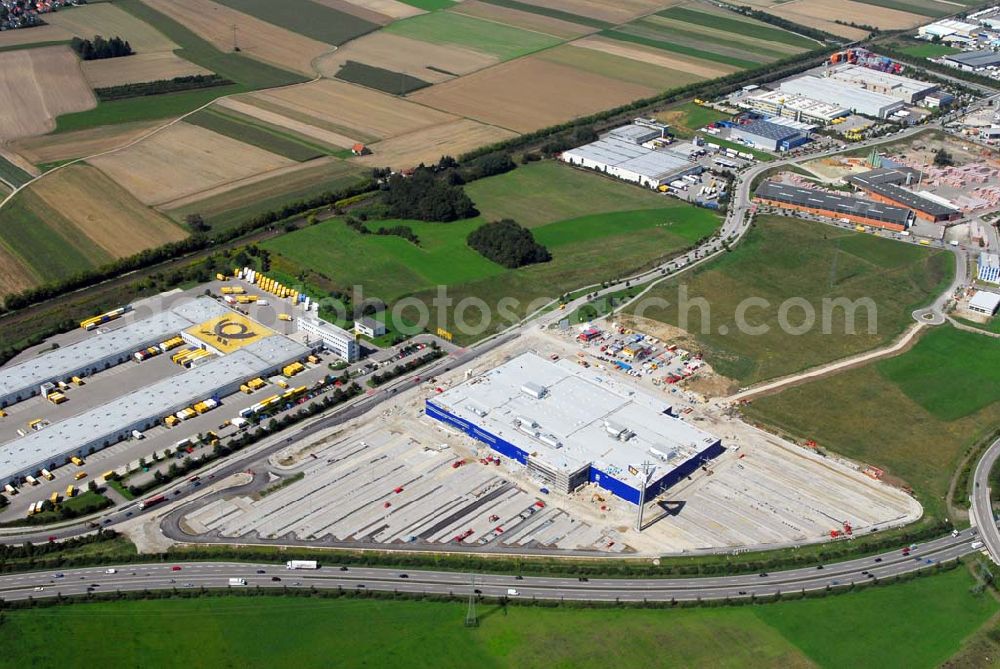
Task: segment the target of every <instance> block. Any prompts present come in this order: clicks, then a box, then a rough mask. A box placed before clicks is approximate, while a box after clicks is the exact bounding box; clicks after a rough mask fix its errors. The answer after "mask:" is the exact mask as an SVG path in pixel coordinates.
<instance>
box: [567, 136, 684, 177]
mask: <svg viewBox="0 0 1000 669" xmlns="http://www.w3.org/2000/svg"><path fill="white" fill-rule="evenodd" d="M662 136H663V129H662V128H661V129H656V128H650V127H648V126H644V125H639V124H635V123H633V124H631V125H627V126H623V127H621V128H616V129H614V130H612V131H611V132H609V133H607V134H605V135H604V136H603V137H602V138H601V139H599V140H597V141H596V142H591V143H590V144H585V145H583V146H580V147H577V148H575V149H569V150H568V151H563V153H562V156H561V158H560V159H561V160H562V161H563V162H566V163H569V164H570V165H576V166H578V167H586V168H589V169H592V170H598V171H599V172H604V173H605V174H608V175H610V176H613V177H616V178H618V179H622V180H623V181H631V182H633V183H637V184H639V185H641V186H646V187H647V188H657V187H659V186H662V185H664V184H668V183H670V182H671V181H675V180H677V179H679V178H681V177H684V176H686V175H688V174H699V173H701V172H702V167H701V166H700V165H698V164H697V163H694V162H691V161H690V160H689V159H688V158H687V157H686V156H684V155H681V154H679V153H675V152H673V151H670V150H669V149H654V148H650V147H649V143H650V142H652V141H654V140H656V139H657V138H660V137H662Z"/></svg>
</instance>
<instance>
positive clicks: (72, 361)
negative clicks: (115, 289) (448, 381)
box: [0, 297, 322, 484]
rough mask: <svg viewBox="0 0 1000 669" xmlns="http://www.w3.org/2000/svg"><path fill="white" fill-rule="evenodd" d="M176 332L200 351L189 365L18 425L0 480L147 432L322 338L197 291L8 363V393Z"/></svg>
mask: <svg viewBox="0 0 1000 669" xmlns="http://www.w3.org/2000/svg"><path fill="white" fill-rule="evenodd" d="M171 338H177V339H182V340H183V341H184V342H185V343H186V344H187V345H188V348H187V349H186V350H184V349H182V348H181V347H178V350H179V351H181V354H183V353H186V352H195V351H201V354H200V357H198V359H197V362H194V361H192V362H191V364H190V365H189V369H187V371H184V372H182V373H180V374H178V375H171V376H168V377H165V378H159V379H158V380H156V381H154V382H152V383H149V384H148V385H144V386H143V387H142V388H141V389H138V390H129V391H123V392H122V394H117V393H115V394H112V395H109V396H107V399H106V400H105V401H104V402H103V403H102V404H100V405H96V406H91V407H89V408H88V409H86V410H84V411H82V412H80V413H77V414H75V415H71V416H68V417H66V418H65V419H59V420H58V421H56V422H55V423H54V424H52V425H48V426H43V427H42V428H41V429H37V430H36V431H32V432H28V433H25V432H24V431H23V430H22V431H20V432H19V434H20V435H21V436H19V437H18V438H15V439H13V440H11V441H9V442H7V443H5V444H4V448H3V449H2V450H0V481H2V482H4V483H8V482H9V483H12V484H16V483H17V482H19V480H20V479H21V478H22V477H24V476H27V475H37V473H38V472H39V471H40V470H41V469H42V468H48V469H53V468H55V467H58V466H59V465H62V464H64V463H65V462H66V461H67V460H68V459H69V458H70V457H72V456H74V455H75V456H79V457H84V456H86V455H88V454H89V453H91V452H94V451H97V450H100V449H102V448H106V447H108V446H110V445H112V444H115V443H117V442H119V441H122V440H123V439H127V438H129V437H130V436H132V433H133V431H134V430H135V431H139V432H144V431H146V430H148V429H150V428H151V427H153V426H155V425H158V424H161V422H162V421H163V419H164V417H165V416H171V415H173V414H175V413H177V412H179V411H181V410H183V409H185V408H186V407H190V406H192V405H193V404H196V403H198V402H203V401H205V400H207V399H214V400H215V401H216V402H219V401H220V400H221V398H222V397H225V396H227V395H231V394H233V393H235V392H237V391H238V390H239V389H240V385H241V384H243V383H245V382H247V381H249V380H251V379H254V378H257V377H262V376H269V375H271V374H272V373H275V372H277V371H279V370H281V369H282V368H283V367H284V366H285V365H287V364H289V363H291V362H293V361H298V360H302V359H304V358H305V357H307V356H308V355H309V354H310V353H311V350H312V349H313V348H317V347H318V346H320V345H321V344H322V342H319V341H317V342H315V344H316V346H311V345H303V344H300V343H298V342H296V341H294V340H292V339H290V338H288V337H286V336H284V335H280V334H278V333H276V332H274V331H273V330H271V329H269V328H267V327H265V326H263V325H261V324H260V323H257V322H255V321H253V320H251V319H249V318H247V317H246V316H244V315H243V314H240V313H237V312H235V311H233V310H231V309H229V308H227V307H226V306H225V305H223V304H221V303H219V302H217V301H215V300H212V299H209V298H204V297H200V298H197V299H193V300H190V301H188V302H185V303H184V304H181V305H179V306H176V307H173V308H171V309H169V310H167V311H163V312H160V313H157V314H154V315H152V316H149V317H147V318H143V319H141V320H137V321H135V322H134V323H130V324H128V325H125V326H123V327H120V328H117V329H114V330H111V331H108V332H100V331H99V332H97V333H95V334H93V335H90V336H88V337H87V338H86V339H84V340H82V341H80V342H77V343H75V344H71V345H68V346H65V347H60V348H56V349H55V350H53V351H51V352H49V353H46V354H43V355H40V356H38V357H36V358H34V359H32V360H30V361H28V362H24V363H21V364H19V365H13V366H11V367H10V368H8V369H6V370H4V371H3V373H2V375H0V383H2V384H3V385H2V388H3V392H4V397H5V398H6V401H7V402H8V403H13V402H17V401H20V400H24V399H27V398H28V397H30V396H31V395H37V394H39V391H40V386H41V385H42V384H45V383H50V382H53V381H56V382H58V381H65V380H67V379H69V378H70V377H71V376H74V375H79V376H81V377H82V376H90V375H91V374H96V373H98V372H104V371H105V370H107V369H110V368H111V367H113V366H115V365H118V364H121V363H124V362H126V361H131V360H133V358H134V354H135V352H136V350H137V349H138V350H140V351H141V350H143V349H146V348H148V347H151V346H152V347H155V345H156V344H157V343H159V342H162V341H164V340H167V339H171ZM126 385H127V384H126ZM133 388H134V386H133Z"/></svg>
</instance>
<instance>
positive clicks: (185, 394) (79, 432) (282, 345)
mask: <svg viewBox="0 0 1000 669" xmlns="http://www.w3.org/2000/svg"><path fill="white" fill-rule="evenodd" d="M308 353H309V350H308V349H307V348H306V347H305V346H303V345H302V344H299V343H297V342H294V341H292V340H291V339H288V338H287V337H283V336H281V335H276V336H272V337H268V338H266V339H263V340H261V341H257V342H254V343H252V344H249V345H247V346H245V347H244V348H242V349H240V350H238V351H235V352H233V353H230V354H229V355H227V356H223V357H220V358H216V359H215V360H212V361H210V362H207V363H205V364H204V365H201V366H200V367H195V368H194V369H191V370H189V371H187V372H184V373H183V374H179V375H177V376H172V377H170V378H169V379H164V380H162V381H159V382H157V383H154V384H153V385H151V386H147V387H146V388H143V389H142V390H137V391H135V392H133V393H130V394H128V395H124V396H122V397H119V398H116V399H114V400H112V401H111V402H109V403H107V404H105V405H103V406H99V407H95V408H93V409H90V410H88V411H84V412H83V413H81V414H78V415H76V416H73V417H71V418H67V419H66V420H63V421H60V422H58V423H56V424H54V425H50V426H48V427H45V428H42V429H41V430H39V431H38V432H32V433H31V434H29V435H27V436H25V437H21V438H19V439H15V440H13V441H10V442H8V443H6V444H4V445H3V446H2V447H0V480H6V479H8V478H10V477H12V476H14V475H16V474H18V473H19V472H23V471H25V470H26V469H29V468H33V467H44V466H46V464H47V463H48V462H51V461H53V460H58V459H60V458H63V457H66V454H68V453H73V452H75V451H76V450H77V449H78V448H82V447H85V446H87V445H89V444H92V443H94V442H95V441H100V440H101V439H104V438H105V437H107V436H109V435H115V434H118V433H120V432H121V431H122V430H125V429H128V428H129V427H130V426H132V425H135V424H136V423H140V422H143V421H146V420H151V419H158V418H161V417H163V416H166V415H167V414H168V413H172V412H174V411H179V410H180V408H181V407H182V406H183V405H188V404H193V403H195V402H198V401H200V400H203V399H207V398H209V397H211V396H212V395H213V394H214V393H216V392H218V391H219V390H220V389H222V388H224V387H225V386H227V385H230V384H232V383H235V382H236V381H242V380H246V379H250V378H253V377H254V376H257V375H259V374H262V373H264V372H265V371H267V370H270V369H274V368H275V367H277V366H280V365H282V364H284V363H286V362H289V361H291V360H294V359H297V358H301V357H303V356H305V355H308Z"/></svg>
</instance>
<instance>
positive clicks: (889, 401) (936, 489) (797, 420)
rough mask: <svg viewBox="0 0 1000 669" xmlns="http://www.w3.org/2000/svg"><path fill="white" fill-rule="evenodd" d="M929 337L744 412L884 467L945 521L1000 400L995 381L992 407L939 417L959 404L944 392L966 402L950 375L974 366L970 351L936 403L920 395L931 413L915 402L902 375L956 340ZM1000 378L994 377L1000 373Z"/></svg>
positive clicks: (997, 415) (943, 380) (997, 416)
mask: <svg viewBox="0 0 1000 669" xmlns="http://www.w3.org/2000/svg"><path fill="white" fill-rule="evenodd" d="M924 336H925V337H928V336H930V337H931V339H930V341H929V342H928V343H924V342H920V343H918V345H917V346H916V347H915V348H914V349H913V350H911V351H909V352H907V353H904V354H903V355H901V356H899V357H897V358H892V359H889V360H886V361H882V362H880V363H876V364H872V365H868V366H865V367H861V368H859V369H854V370H850V371H846V372H843V373H840V374H836V375H834V376H831V377H828V378H825V379H821V380H817V381H812V382H810V383H806V384H803V385H801V386H797V387H793V388H788V389H787V390H784V391H782V392H780V393H778V394H776V395H770V396H767V397H762V398H758V399H755V400H753V403H752V404H751V405H750V406H749V407H747V408H746V409H745V413H746V414H747V416H748V417H749V418H751V419H752V420H754V421H757V422H760V423H764V424H765V425H771V426H774V427H777V428H779V429H780V430H782V431H784V432H787V433H789V434H791V435H793V436H796V437H798V438H800V439H815V440H816V441H817V442H818V443H819V445H820V447H822V448H826V449H829V450H831V451H834V452H837V453H841V454H843V455H846V456H847V457H849V458H852V459H854V460H857V461H859V462H864V463H870V464H873V465H876V466H878V467H882V468H883V469H885V470H886V473H887V475H888V476H890V477H892V478H894V479H896V480H897V481H902V482H905V483H908V484H909V485H911V486H912V487H913V489H914V491H915V493H916V494H917V497H918V499H919V500H920V502H921V503H922V504H923V505H924V510H925V512H926V514H927V515H929V516H931V517H934V518H944V517H945V516H946V511H945V507H944V501H943V500H944V497H945V495H946V493H947V491H948V486H949V483H950V481H951V477H952V474H953V473H954V471H955V470H956V468H957V467H958V462H959V460H960V458H961V456H962V454H964V452H965V450H966V449H967V448H968V447H969V446H971V445H972V444H973V443H974V442H975V441H977V440H979V439H981V438H983V437H984V436H985V435H986V434H988V433H989V431H990V430H992V429H993V427H995V426H996V425H997V424H998V423H1000V401H998V398H997V389H996V388H997V385H996V383H995V382H994V384H993V387H992V389H985V390H984V391H983V392H992V393H993V398H994V399H993V401H992V403H990V404H988V405H985V406H983V407H982V408H980V409H978V410H977V411H974V412H973V413H970V414H967V415H963V416H961V417H958V418H954V419H943V418H940V417H939V416H938V415H936V413H939V412H941V411H943V410H948V409H950V408H951V407H953V406H955V404H956V403H955V401H954V400H953V399H952V398H950V397H948V396H947V395H946V394H945V390H954V391H956V392H959V393H961V394H962V395H963V396H967V393H968V392H969V391H968V390H966V389H963V388H962V384H963V383H965V382H966V381H965V380H964V379H961V378H957V379H948V378H947V374H948V373H949V372H950V371H951V370H954V369H956V368H958V369H961V368H965V367H966V366H968V365H969V364H970V363H971V361H969V360H968V359H967V353H968V352H967V351H965V352H963V353H962V355H963V357H965V358H966V359H964V360H959V361H957V362H956V363H950V364H949V365H948V366H947V367H945V368H943V369H942V370H941V373H940V379H935V383H937V384H940V385H941V386H942V387H943V388H942V392H940V393H937V394H936V395H937V396H936V397H932V394H931V393H928V392H925V393H924V394H923V395H922V396H919V399H920V400H921V401H927V402H931V401H934V402H935V404H931V405H930V409H931V410H928V408H925V406H923V405H922V404H921V403H918V401H917V400H915V399H913V398H912V397H910V396H909V395H908V392H912V393H915V394H916V393H919V392H920V389H918V388H915V387H914V383H915V379H914V378H913V377H905V376H902V374H901V372H900V371H899V370H906V369H914V368H916V366H917V365H918V364H922V363H926V362H928V361H929V360H930V359H931V358H930V357H929V356H928V354H927V351H928V350H930V351H933V350H934V349H936V348H937V346H938V345H939V344H940V343H941V342H943V341H948V340H951V338H952V336H953V335H951V334H949V332H948V330H943V331H941V333H937V332H934V333H926V334H925V335H924ZM968 336H969V337H972V338H977V337H978V338H981V339H983V341H982V342H981V343H980V346H981V348H980V349H979V350H980V351H983V349H984V348H985V346H984V345H985V344H986V343H988V342H987V341H986V338H985V337H980V335H975V334H969V335H968ZM958 353H959V351H957V350H956V354H958ZM973 359H975V357H974V358H973ZM886 368H888V369H889V370H890V373H891V374H893V375H896V376H897V378H900V377H902V378H901V381H900V383H896V382H895V381H894V380H893V378H891V377H890V376H888V375H887V374H886V373H884V371H883V370H884V369H886ZM986 373H988V372H986ZM993 374H994V378H995V374H996V370H995V368H994V370H993ZM978 378H981V377H977V379H976V380H978ZM973 382H975V381H974V380H970V383H973ZM973 392H976V391H973ZM977 399H978V398H977ZM963 408H967V405H966V406H963Z"/></svg>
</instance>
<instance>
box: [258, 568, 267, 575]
mask: <svg viewBox="0 0 1000 669" xmlns="http://www.w3.org/2000/svg"><path fill="white" fill-rule="evenodd" d="M257 573H258V574H266V573H267V572H266V571H264V570H263V569H258V570H257Z"/></svg>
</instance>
